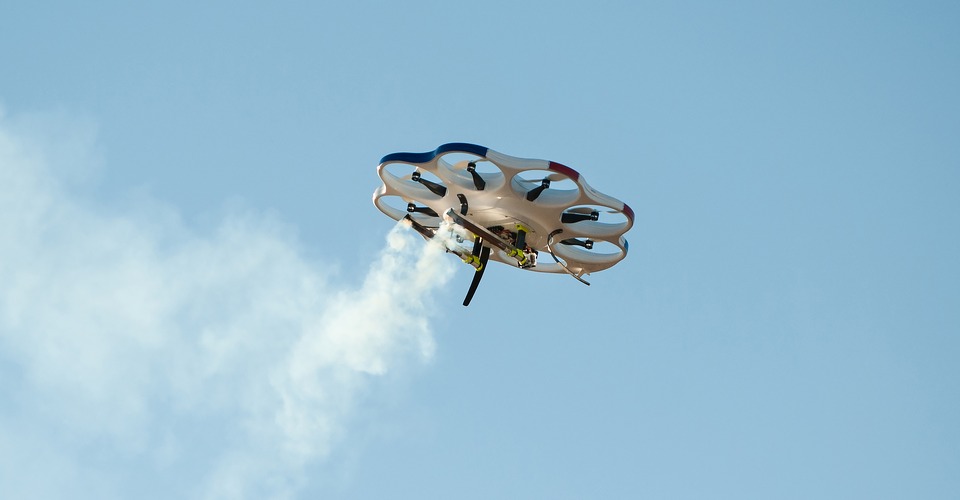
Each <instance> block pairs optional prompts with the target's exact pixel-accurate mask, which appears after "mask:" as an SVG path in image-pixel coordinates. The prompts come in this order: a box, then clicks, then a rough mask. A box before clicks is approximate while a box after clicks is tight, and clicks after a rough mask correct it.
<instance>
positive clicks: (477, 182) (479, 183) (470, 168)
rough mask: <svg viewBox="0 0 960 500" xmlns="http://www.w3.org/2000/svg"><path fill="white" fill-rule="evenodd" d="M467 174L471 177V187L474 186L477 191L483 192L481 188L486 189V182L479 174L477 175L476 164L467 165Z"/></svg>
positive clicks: (473, 162) (472, 162)
mask: <svg viewBox="0 0 960 500" xmlns="http://www.w3.org/2000/svg"><path fill="white" fill-rule="evenodd" d="M467 172H470V175H471V176H473V185H474V186H476V188H477V191H483V188H485V187H487V181H485V180H483V177H480V174H479V173H477V162H475V161H471V162H469V163H467Z"/></svg>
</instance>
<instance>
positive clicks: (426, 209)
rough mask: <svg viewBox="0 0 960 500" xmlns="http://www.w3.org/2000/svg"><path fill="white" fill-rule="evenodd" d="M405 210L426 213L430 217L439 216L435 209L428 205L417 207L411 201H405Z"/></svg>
mask: <svg viewBox="0 0 960 500" xmlns="http://www.w3.org/2000/svg"><path fill="white" fill-rule="evenodd" d="M407 212H410V213H418V214H427V215H429V216H430V217H440V216H439V215H438V214H437V212H436V211H434V210H433V209H432V208H430V207H418V206H416V205H414V204H413V203H407Z"/></svg>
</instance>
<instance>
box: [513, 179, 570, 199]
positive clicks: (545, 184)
mask: <svg viewBox="0 0 960 500" xmlns="http://www.w3.org/2000/svg"><path fill="white" fill-rule="evenodd" d="M565 178H566V176H565V175H563V174H550V175H548V176H546V177H544V178H543V179H540V180H536V179H523V178H520V179H519V180H520V182H530V183H533V182H539V183H540V185H539V186H537V187H535V188H533V189H531V190H530V191H527V201H534V200H536V199H537V198H539V197H540V195H541V194H542V193H543V191H544V190H545V189H547V188H549V187H550V183H551V182H553V181H561V180H563V179H565Z"/></svg>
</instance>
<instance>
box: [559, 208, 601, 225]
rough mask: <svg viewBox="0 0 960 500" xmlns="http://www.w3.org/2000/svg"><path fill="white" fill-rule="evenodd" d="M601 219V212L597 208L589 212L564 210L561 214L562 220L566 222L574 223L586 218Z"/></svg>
mask: <svg viewBox="0 0 960 500" xmlns="http://www.w3.org/2000/svg"><path fill="white" fill-rule="evenodd" d="M599 219H600V212H597V211H596V210H594V211H592V212H590V213H588V214H585V213H579V212H564V213H563V214H561V215H560V222H563V223H564V224H572V223H574V222H581V221H585V220H599Z"/></svg>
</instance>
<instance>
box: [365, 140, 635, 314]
mask: <svg viewBox="0 0 960 500" xmlns="http://www.w3.org/2000/svg"><path fill="white" fill-rule="evenodd" d="M377 174H378V175H379V176H380V179H382V180H383V185H382V186H380V187H379V188H378V189H377V190H376V191H375V192H374V193H373V203H374V204H375V205H376V206H377V208H379V209H380V211H382V212H383V213H385V214H387V215H389V216H390V217H392V218H393V219H394V220H405V221H407V222H408V223H409V224H410V225H411V226H412V227H413V228H414V229H416V230H417V232H419V233H420V234H421V235H422V236H423V237H424V238H426V239H428V240H431V239H437V240H440V242H441V243H442V244H443V245H444V248H445V249H446V250H447V251H448V252H450V253H453V254H455V255H457V256H458V257H460V258H461V259H462V260H463V261H464V262H465V263H467V264H469V265H471V266H473V267H474V268H475V269H476V274H475V275H474V278H473V282H472V283H471V284H470V289H469V290H468V291H467V296H466V298H465V299H464V300H463V305H465V306H466V305H469V304H470V300H471V299H472V298H473V295H474V293H475V292H476V290H477V285H479V284H480V279H481V278H482V277H483V272H484V271H485V270H486V267H487V266H486V264H487V262H488V260H494V261H498V262H502V263H504V264H509V265H512V266H516V267H518V268H520V269H524V270H527V271H536V272H544V273H566V274H569V275H571V276H573V277H574V278H576V279H577V280H579V281H580V282H582V283H584V284H587V285H589V284H590V283H587V281H586V280H584V278H583V277H584V276H585V275H588V274H590V273H592V272H595V271H602V270H604V269H607V268H609V267H611V266H613V265H614V264H616V263H617V262H620V261H621V260H623V258H624V257H626V255H627V248H628V245H627V240H626V239H624V237H623V234H624V233H626V232H627V231H628V230H630V227H631V226H633V218H634V214H633V210H632V209H631V208H630V207H629V206H627V204H626V203H623V202H622V201H620V200H618V199H616V198H613V197H612V196H608V195H605V194H603V193H601V192H599V191H597V190H596V189H594V188H592V187H590V185H589V184H587V182H586V180H585V179H584V178H583V176H582V175H580V173H579V172H577V171H576V170H574V169H572V168H570V167H567V166H565V165H561V164H559V163H556V162H552V161H547V160H533V159H526V158H516V157H513V156H508V155H505V154H503V153H498V152H496V151H494V150H492V149H488V148H485V147H483V146H477V145H475V144H466V143H450V144H444V145H442V146H440V147H439V148H437V149H436V150H435V151H430V152H427V153H393V154H389V155H387V156H384V157H383V158H382V159H381V160H380V165H379V166H378V167H377ZM541 252H543V253H546V254H548V255H550V256H551V257H552V258H553V261H554V262H549V263H545V262H543V259H542V258H540V253H541Z"/></svg>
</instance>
